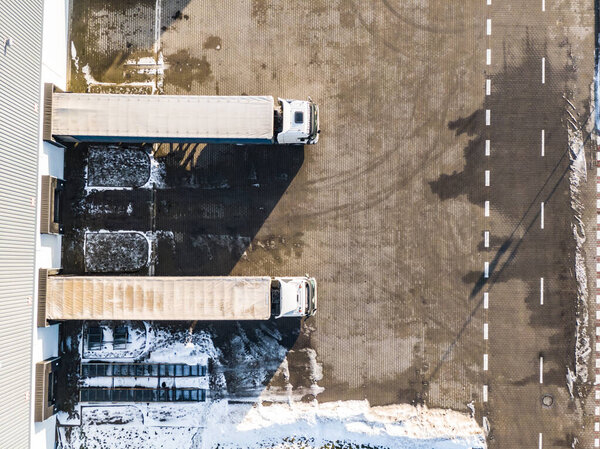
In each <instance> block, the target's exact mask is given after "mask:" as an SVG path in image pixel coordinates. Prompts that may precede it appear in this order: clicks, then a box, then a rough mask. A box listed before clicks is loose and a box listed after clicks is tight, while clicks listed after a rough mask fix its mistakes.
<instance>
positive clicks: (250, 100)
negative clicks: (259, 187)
mask: <svg viewBox="0 0 600 449" xmlns="http://www.w3.org/2000/svg"><path fill="white" fill-rule="evenodd" d="M273 110H274V100H273V97H270V96H264V97H252V96H239V97H233V96H193V95H123V94H79V93H59V92H54V93H53V95H52V121H51V123H52V135H53V136H56V137H58V138H60V137H63V138H64V137H67V138H68V137H74V138H77V137H80V138H81V140H93V138H95V139H97V140H99V141H102V140H107V139H108V138H115V140H122V141H127V140H139V141H146V142H150V141H159V140H160V141H168V140H171V141H185V140H208V141H211V140H214V141H220V140H232V141H236V140H242V141H243V140H248V141H271V140H272V139H273V132H274V130H273V126H274V123H273V122H274V118H273Z"/></svg>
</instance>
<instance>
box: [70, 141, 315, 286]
mask: <svg viewBox="0 0 600 449" xmlns="http://www.w3.org/2000/svg"><path fill="white" fill-rule="evenodd" d="M90 146H91V145H84V144H78V145H71V146H69V147H67V151H66V154H65V178H66V181H67V182H66V186H65V191H64V203H65V204H66V207H65V208H64V210H63V217H62V219H63V224H64V244H63V272H64V273H65V274H82V273H84V272H86V270H87V268H89V266H90V261H89V257H90V254H87V253H86V249H85V247H84V244H85V234H86V233H89V232H94V231H99V230H105V231H137V232H142V233H146V235H148V237H149V238H150V239H151V240H152V251H151V256H150V258H149V261H148V264H146V265H145V266H144V268H143V269H142V270H140V271H138V274H140V275H144V274H149V273H150V268H152V272H153V274H155V275H157V276H159V275H160V276H225V275H229V274H231V272H232V270H233V268H234V267H235V266H236V264H237V263H238V262H239V261H240V260H243V259H244V258H245V255H246V253H247V251H250V250H252V247H253V240H254V238H255V236H256V234H257V232H258V231H259V229H260V228H261V227H262V225H263V224H264V222H265V220H266V219H267V218H268V217H269V215H270V214H271V212H272V210H273V208H274V207H275V206H276V205H277V203H278V202H279V200H280V198H281V197H282V195H283V194H284V193H285V191H286V189H287V188H288V186H289V185H290V183H291V182H292V180H293V179H294V177H295V176H296V175H297V173H298V171H299V170H300V168H301V166H302V164H303V162H304V148H303V147H300V146H297V147H292V146H277V145H275V146H273V145H252V146H250V145H248V146H238V145H213V144H211V145H204V144H186V145H178V144H165V145H161V146H159V147H158V148H156V151H155V152H154V158H153V159H154V161H153V173H154V174H153V175H152V176H151V179H150V181H149V182H148V183H147V185H146V186H144V187H142V188H128V189H123V188H120V187H119V188H110V187H106V186H105V187H103V188H102V189H90V188H87V189H86V175H87V172H88V161H87V153H88V151H89V148H90ZM113 146H114V145H113ZM95 147H97V145H96V146H95ZM128 147H129V148H131V145H130V146H128ZM138 148H140V149H144V147H143V146H138ZM95 151H97V149H96V150H95ZM111 151H114V150H111ZM146 151H149V149H148V148H147V147H146ZM109 168H110V167H109ZM257 244H258V245H259V246H261V245H262V243H261V242H258V243H257ZM113 246H114V245H113ZM94 250H95V254H97V256H96V257H105V256H106V257H114V251H113V252H108V248H107V254H103V252H102V249H101V248H94ZM109 253H110V254H109ZM126 256H127V255H126V254H123V255H122V258H126ZM106 257H105V258H106ZM281 257H285V255H281ZM92 265H93V264H92ZM103 265H106V263H103ZM131 265H132V266H133V265H135V266H137V264H131ZM150 266H151V267H150ZM245 271H248V270H247V269H246V270H245ZM103 272H104V273H111V272H112V273H115V272H116V270H110V267H108V268H107V269H105V270H103ZM244 274H247V275H266V274H273V275H275V274H281V273H265V272H260V273H258V272H248V273H244ZM285 274H288V273H285ZM302 274H303V273H302Z"/></svg>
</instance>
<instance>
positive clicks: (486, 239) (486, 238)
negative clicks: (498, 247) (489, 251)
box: [483, 231, 490, 248]
mask: <svg viewBox="0 0 600 449" xmlns="http://www.w3.org/2000/svg"><path fill="white" fill-rule="evenodd" d="M483 246H484V247H485V248H489V247H490V231H483Z"/></svg>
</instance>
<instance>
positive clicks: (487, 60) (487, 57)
mask: <svg viewBox="0 0 600 449" xmlns="http://www.w3.org/2000/svg"><path fill="white" fill-rule="evenodd" d="M491 63H492V49H491V48H488V49H487V50H486V51H485V64H486V65H490V64H491Z"/></svg>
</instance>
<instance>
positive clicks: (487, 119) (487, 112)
mask: <svg viewBox="0 0 600 449" xmlns="http://www.w3.org/2000/svg"><path fill="white" fill-rule="evenodd" d="M491 123H492V111H490V110H489V109H486V110H485V126H490V124H491Z"/></svg>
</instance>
